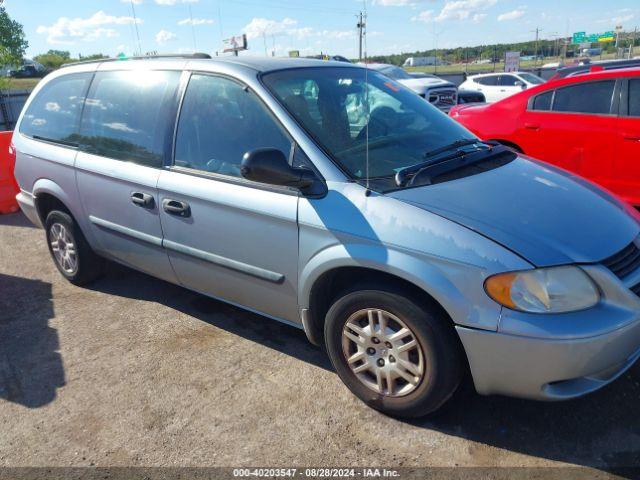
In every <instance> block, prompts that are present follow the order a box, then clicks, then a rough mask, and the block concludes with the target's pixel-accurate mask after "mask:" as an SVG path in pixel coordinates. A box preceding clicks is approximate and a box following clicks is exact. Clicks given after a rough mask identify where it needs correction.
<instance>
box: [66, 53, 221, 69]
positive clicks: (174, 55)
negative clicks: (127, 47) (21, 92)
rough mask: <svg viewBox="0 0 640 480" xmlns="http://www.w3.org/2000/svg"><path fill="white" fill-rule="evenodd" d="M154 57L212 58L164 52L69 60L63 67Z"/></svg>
mask: <svg viewBox="0 0 640 480" xmlns="http://www.w3.org/2000/svg"><path fill="white" fill-rule="evenodd" d="M154 58H191V59H196V60H197V59H201V60H206V59H210V58H211V55H209V54H208V53H201V52H196V53H163V54H160V55H140V56H135V57H126V58H97V59H95V60H80V61H78V62H69V63H63V64H62V67H70V66H72V65H85V64H88V63H103V62H118V61H125V60H151V59H154Z"/></svg>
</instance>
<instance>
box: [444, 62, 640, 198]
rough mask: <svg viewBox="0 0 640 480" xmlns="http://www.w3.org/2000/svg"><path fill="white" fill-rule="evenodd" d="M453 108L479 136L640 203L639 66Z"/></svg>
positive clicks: (608, 71)
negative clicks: (504, 98)
mask: <svg viewBox="0 0 640 480" xmlns="http://www.w3.org/2000/svg"><path fill="white" fill-rule="evenodd" d="M451 116H452V117H453V118H455V119H456V120H458V121H459V122H460V123H462V124H463V125H464V126H465V127H467V128H468V129H469V130H471V131H472V132H473V133H475V134H476V135H478V136H479V137H480V138H484V139H492V140H497V141H499V142H502V143H504V144H506V145H510V146H511V147H513V148H515V149H516V150H518V151H520V152H523V153H525V154H527V155H530V156H532V157H535V158H539V159H541V160H544V161H546V162H549V163H553V164H554V165H558V166H560V167H562V168H565V169H567V170H570V171H572V172H575V173H577V174H579V175H581V176H583V177H586V178H588V179H590V180H593V181H594V182H596V183H599V184H600V185H602V186H604V187H606V188H608V189H610V190H611V191H612V192H614V193H615V194H617V195H618V196H620V197H621V198H623V199H624V200H626V201H627V202H629V203H631V204H633V205H637V206H640V168H638V162H637V159H638V158H640V69H630V70H607V71H602V72H596V73H591V74H588V75H578V76H575V77H567V78H564V79H560V80H557V81H552V82H547V83H546V84H544V85H540V86H539V87H537V88H533V89H531V90H527V91H526V92H522V93H520V94H518V95H515V96H513V97H510V98H508V99H506V100H503V101H502V102H498V103H495V104H493V105H487V106H470V107H468V108H465V107H464V106H462V107H458V108H457V109H455V110H453V111H452V112H451Z"/></svg>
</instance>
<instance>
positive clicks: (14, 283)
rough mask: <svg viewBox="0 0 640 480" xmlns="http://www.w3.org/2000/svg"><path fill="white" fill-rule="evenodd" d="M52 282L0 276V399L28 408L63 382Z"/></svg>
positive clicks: (50, 395)
mask: <svg viewBox="0 0 640 480" xmlns="http://www.w3.org/2000/svg"><path fill="white" fill-rule="evenodd" d="M51 318H53V303H52V300H51V284H49V283H46V282H42V281H40V280H30V279H27V278H21V277H14V276H11V275H4V274H0V398H3V399H5V400H8V401H10V402H14V403H19V404H21V405H24V406H25V407H29V408H37V407H42V406H44V405H46V404H48V403H49V402H51V401H53V400H54V399H55V397H56V390H57V389H58V388H60V387H62V386H64V384H65V378H64V368H63V365H62V357H61V356H60V353H58V350H59V341H58V333H57V332H56V330H55V329H54V328H52V327H50V326H49V320H50V319H51Z"/></svg>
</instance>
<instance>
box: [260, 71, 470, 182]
mask: <svg viewBox="0 0 640 480" xmlns="http://www.w3.org/2000/svg"><path fill="white" fill-rule="evenodd" d="M365 72H366V71H365V69H364V68H348V67H347V68H339V67H336V68H298V69H292V70H282V71H278V72H273V73H268V74H266V75H264V76H263V77H262V78H263V81H264V83H265V84H266V86H267V87H268V88H269V89H270V90H271V91H272V92H273V94H274V95H275V96H276V98H277V99H278V100H279V101H280V102H281V103H282V104H283V105H284V106H285V107H286V108H287V110H288V111H289V112H290V113H291V114H292V115H293V116H294V117H295V119H296V120H297V121H298V122H299V123H300V124H301V125H302V126H303V127H304V129H305V130H306V131H307V132H308V133H309V134H310V135H311V136H313V137H314V138H315V140H316V141H317V142H318V144H319V145H320V146H321V147H322V148H323V149H324V150H325V151H326V152H327V153H329V154H330V155H331V157H333V159H334V160H335V161H336V162H337V163H338V164H339V165H340V166H341V167H342V168H343V170H345V171H346V172H347V173H348V174H350V175H351V176H352V177H353V178H355V179H363V178H364V177H365V175H366V172H367V167H366V151H367V148H366V137H367V128H366V127H367V125H368V135H369V177H370V178H375V177H390V176H393V175H395V173H396V172H397V171H398V170H399V169H401V168H404V167H407V166H409V165H415V164H416V163H420V162H422V161H424V159H425V157H424V154H425V152H429V151H432V150H434V149H436V148H440V147H443V146H445V145H449V144H451V143H452V142H454V141H456V140H460V139H464V138H468V139H475V136H474V135H473V134H472V133H471V132H469V131H468V130H466V129H465V128H464V127H462V126H461V125H460V124H458V123H457V122H456V121H454V120H452V119H450V118H449V117H448V116H446V115H445V114H444V113H442V112H440V111H439V110H438V109H436V108H435V107H433V106H432V105H431V104H429V102H427V101H426V100H424V99H423V98H421V97H420V96H418V95H416V94H415V93H414V92H413V91H411V90H409V89H407V88H405V87H403V86H402V85H400V84H399V83H396V82H394V81H393V80H390V79H389V78H387V77H385V76H384V75H381V74H379V73H377V72H376V71H373V70H369V71H368V72H367V73H366V75H367V77H368V82H367V83H366V84H365Z"/></svg>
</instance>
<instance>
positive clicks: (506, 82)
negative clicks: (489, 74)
mask: <svg viewBox="0 0 640 480" xmlns="http://www.w3.org/2000/svg"><path fill="white" fill-rule="evenodd" d="M517 81H518V79H517V77H514V76H513V75H500V78H499V80H498V85H500V86H501V87H515V86H516V82H517Z"/></svg>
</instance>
